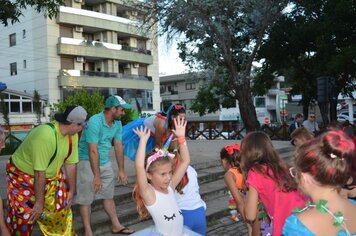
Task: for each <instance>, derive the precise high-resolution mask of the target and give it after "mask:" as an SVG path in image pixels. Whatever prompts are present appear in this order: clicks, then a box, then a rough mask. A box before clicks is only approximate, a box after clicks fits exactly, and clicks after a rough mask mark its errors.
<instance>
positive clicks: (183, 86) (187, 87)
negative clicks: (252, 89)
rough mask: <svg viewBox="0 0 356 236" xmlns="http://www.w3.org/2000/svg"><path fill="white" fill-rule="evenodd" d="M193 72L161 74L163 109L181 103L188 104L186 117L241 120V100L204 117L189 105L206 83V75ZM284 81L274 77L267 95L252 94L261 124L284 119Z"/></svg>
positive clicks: (204, 119) (189, 118)
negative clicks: (232, 105)
mask: <svg viewBox="0 0 356 236" xmlns="http://www.w3.org/2000/svg"><path fill="white" fill-rule="evenodd" d="M194 77H195V76H194V74H178V75H169V76H161V77H160V92H161V97H162V104H161V109H164V110H165V109H167V107H169V105H171V104H174V103H180V104H183V105H185V106H186V108H187V118H188V120H193V121H236V120H240V119H241V116H240V110H239V106H238V102H237V101H236V107H233V108H224V107H222V106H221V108H220V111H217V112H214V113H209V114H206V115H204V116H202V117H200V116H199V114H198V113H194V112H193V111H192V110H191V109H190V108H191V106H192V104H193V103H194V101H195V100H196V95H197V93H198V91H199V88H200V87H201V86H205V84H206V83H207V82H206V81H205V80H204V79H194ZM281 82H284V77H283V76H279V77H276V78H275V84H274V86H272V88H271V89H269V90H268V92H267V93H266V94H265V95H264V96H256V97H254V98H253V101H254V105H255V108H256V114H257V119H258V120H259V122H260V123H261V124H263V123H265V122H266V120H268V123H269V122H281V121H282V119H283V115H286V105H287V103H288V97H287V95H286V93H285V91H284V90H282V89H281V87H280V83H281Z"/></svg>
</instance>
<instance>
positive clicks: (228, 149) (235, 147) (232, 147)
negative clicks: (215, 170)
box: [224, 143, 240, 155]
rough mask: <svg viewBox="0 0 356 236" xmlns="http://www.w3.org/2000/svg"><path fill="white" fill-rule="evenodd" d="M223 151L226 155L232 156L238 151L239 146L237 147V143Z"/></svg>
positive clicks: (227, 146)
mask: <svg viewBox="0 0 356 236" xmlns="http://www.w3.org/2000/svg"><path fill="white" fill-rule="evenodd" d="M224 149H225V151H226V152H227V154H229V155H232V154H233V153H234V151H235V150H236V151H240V145H238V144H237V143H235V144H232V145H226V146H225V147H224Z"/></svg>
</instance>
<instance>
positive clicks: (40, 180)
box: [29, 170, 46, 222]
mask: <svg viewBox="0 0 356 236" xmlns="http://www.w3.org/2000/svg"><path fill="white" fill-rule="evenodd" d="M34 179H35V198H36V200H35V205H34V206H33V208H32V211H31V212H30V214H31V216H30V219H29V221H30V222H35V221H36V220H37V219H38V218H40V217H41V215H42V212H43V206H44V194H45V186H46V173H45V172H44V171H37V170H35V175H34Z"/></svg>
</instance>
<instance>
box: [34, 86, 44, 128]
mask: <svg viewBox="0 0 356 236" xmlns="http://www.w3.org/2000/svg"><path fill="white" fill-rule="evenodd" d="M33 110H34V112H35V113H36V118H37V124H41V116H42V102H41V96H40V94H39V93H38V91H37V90H35V91H34V92H33Z"/></svg>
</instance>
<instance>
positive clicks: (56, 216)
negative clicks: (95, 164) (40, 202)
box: [6, 122, 78, 236]
mask: <svg viewBox="0 0 356 236" xmlns="http://www.w3.org/2000/svg"><path fill="white" fill-rule="evenodd" d="M77 147H78V135H77V134H75V135H73V136H70V135H66V136H63V135H62V133H61V132H60V131H59V124H58V123H57V122H54V124H53V125H52V124H50V125H48V124H44V125H40V126H38V127H36V128H34V129H33V130H32V131H31V132H30V133H29V134H28V135H27V137H26V138H25V140H24V141H23V142H22V144H21V146H20V147H19V148H18V149H17V150H16V152H15V153H14V154H13V156H12V157H11V158H10V160H9V161H8V163H7V165H6V174H7V180H8V208H7V213H8V216H7V219H6V222H7V225H8V228H10V229H11V234H12V235H21V236H22V235H31V233H32V227H33V223H32V224H29V217H30V214H29V211H31V209H32V207H33V206H34V204H35V202H36V199H35V191H34V171H35V170H36V171H44V172H45V174H46V190H45V191H46V192H45V197H44V200H45V202H44V210H43V214H42V217H41V218H39V219H38V220H37V223H38V224H39V226H40V229H41V230H42V232H43V234H44V235H75V233H74V228H73V224H72V211H71V209H65V207H66V205H67V187H66V185H65V179H64V176H63V173H62V171H61V167H62V165H63V163H68V164H75V163H77V162H78V149H77ZM51 160H52V161H51Z"/></svg>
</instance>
